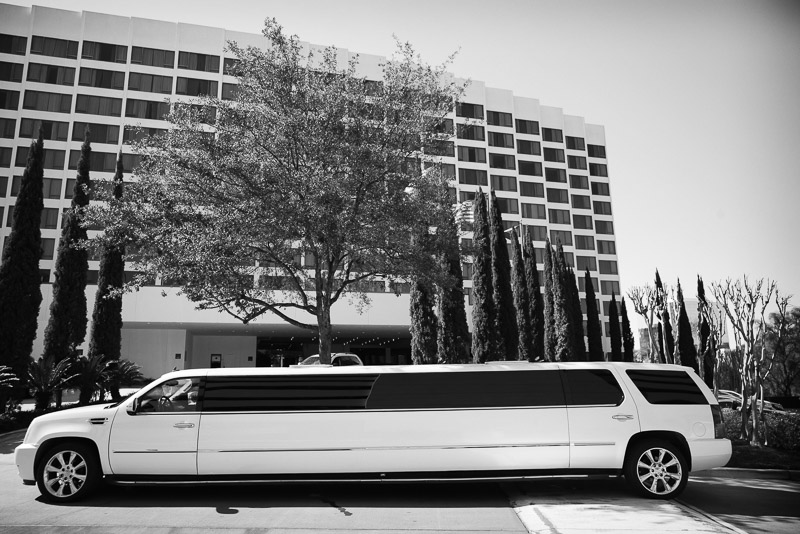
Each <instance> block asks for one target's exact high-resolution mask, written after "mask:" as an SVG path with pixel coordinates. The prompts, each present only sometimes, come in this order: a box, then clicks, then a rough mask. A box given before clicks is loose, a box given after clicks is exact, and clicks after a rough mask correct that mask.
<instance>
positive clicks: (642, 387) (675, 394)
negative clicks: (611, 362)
mask: <svg viewBox="0 0 800 534" xmlns="http://www.w3.org/2000/svg"><path fill="white" fill-rule="evenodd" d="M627 373H628V376H629V377H630V379H631V380H633V383H634V384H635V385H636V387H637V388H638V389H639V391H641V392H642V395H644V398H645V399H646V400H647V402H649V403H650V404H708V401H707V400H706V397H705V395H703V392H702V391H700V388H698V387H697V384H695V382H694V380H692V377H690V376H689V375H688V374H686V372H685V371H635V370H634V371H627Z"/></svg>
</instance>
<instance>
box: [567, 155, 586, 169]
mask: <svg viewBox="0 0 800 534" xmlns="http://www.w3.org/2000/svg"><path fill="white" fill-rule="evenodd" d="M567 166H568V167H569V168H570V169H580V170H584V171H585V170H586V158H584V157H583V156H567Z"/></svg>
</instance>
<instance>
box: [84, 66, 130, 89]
mask: <svg viewBox="0 0 800 534" xmlns="http://www.w3.org/2000/svg"><path fill="white" fill-rule="evenodd" d="M78 85H82V86H85V87H99V88H101V89H118V90H120V91H121V90H122V89H125V73H124V72H119V71H115V70H104V69H90V68H87V67H81V73H80V76H79V77H78Z"/></svg>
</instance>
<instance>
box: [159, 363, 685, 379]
mask: <svg viewBox="0 0 800 534" xmlns="http://www.w3.org/2000/svg"><path fill="white" fill-rule="evenodd" d="M614 367H616V368H623V369H653V370H661V371H665V370H683V371H691V370H692V369H691V367H683V366H680V365H672V364H658V363H638V362H637V363H628V362H541V363H529V362H518V361H498V362H487V363H484V364H474V363H469V364H436V365H348V366H344V367H333V366H328V365H306V366H295V367H227V368H216V369H202V368H201V369H186V370H184V371H173V372H170V373H167V374H165V375H164V376H163V377H162V378H181V377H190V376H266V375H307V374H342V375H354V374H387V373H458V372H469V371H498V372H499V371H520V370H523V369H528V370H531V369H610V368H614Z"/></svg>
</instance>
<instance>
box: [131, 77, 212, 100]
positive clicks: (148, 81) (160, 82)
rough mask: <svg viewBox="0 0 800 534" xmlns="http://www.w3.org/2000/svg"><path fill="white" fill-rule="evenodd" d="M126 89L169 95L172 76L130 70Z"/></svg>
mask: <svg viewBox="0 0 800 534" xmlns="http://www.w3.org/2000/svg"><path fill="white" fill-rule="evenodd" d="M178 79H180V78H178ZM214 83H216V82H214ZM128 90H129V91H143V92H147V93H161V94H165V95H169V94H172V76H158V75H157V74H144V73H141V72H131V73H130V75H129V76H128Z"/></svg>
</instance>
